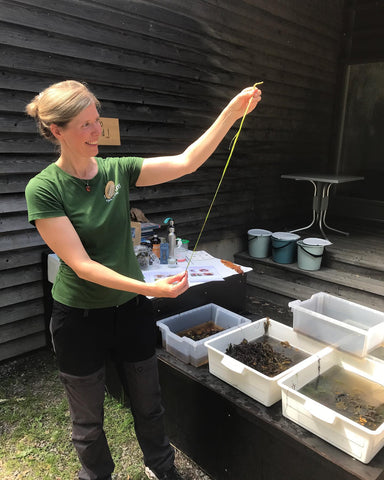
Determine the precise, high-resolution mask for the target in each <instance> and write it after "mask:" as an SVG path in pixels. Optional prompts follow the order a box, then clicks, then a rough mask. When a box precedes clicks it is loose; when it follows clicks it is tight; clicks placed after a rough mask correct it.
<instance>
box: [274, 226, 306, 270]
mask: <svg viewBox="0 0 384 480" xmlns="http://www.w3.org/2000/svg"><path fill="white" fill-rule="evenodd" d="M299 238H300V236H299V235H296V234H295V233H289V232H275V233H272V259H273V261H274V262H276V263H294V262H295V261H296V256H297V245H296V242H297V240H299Z"/></svg>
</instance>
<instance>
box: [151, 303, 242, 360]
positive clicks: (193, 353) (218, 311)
mask: <svg viewBox="0 0 384 480" xmlns="http://www.w3.org/2000/svg"><path fill="white" fill-rule="evenodd" d="M210 321H211V322H213V323H215V324H216V325H217V326H219V327H221V328H223V329H224V330H223V331H222V332H219V333H215V334H214V335H211V336H209V337H207V338H204V339H202V340H198V341H194V340H192V339H190V338H188V337H180V336H179V335H178V332H182V331H183V330H186V329H188V328H192V327H195V326H197V325H200V324H202V323H205V322H210ZM248 323H251V320H249V319H248V318H245V317H243V316H241V315H238V314H236V313H234V312H231V311H230V310H226V309H225V308H223V307H220V306H218V305H215V304H214V303H209V304H208V305H204V306H202V307H197V308H194V309H192V310H188V311H186V312H183V313H179V314H177V315H173V316H172V317H168V318H164V319H163V320H159V321H157V322H156V325H157V326H158V327H159V328H160V331H161V335H162V343H163V348H165V349H166V351H167V352H169V353H171V354H172V355H174V356H175V357H177V358H178V359H179V360H181V361H183V362H184V363H190V364H192V365H194V366H195V367H199V366H200V365H203V364H205V363H207V362H208V350H207V347H206V346H205V345H204V343H205V342H206V341H207V340H208V339H211V338H216V337H218V336H220V335H222V334H223V333H226V332H228V331H230V330H231V329H235V328H237V327H238V326H239V325H246V324H248Z"/></svg>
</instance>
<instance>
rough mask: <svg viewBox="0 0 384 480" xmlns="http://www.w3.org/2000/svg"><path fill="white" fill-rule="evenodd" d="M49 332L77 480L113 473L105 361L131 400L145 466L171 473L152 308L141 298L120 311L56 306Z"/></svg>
mask: <svg viewBox="0 0 384 480" xmlns="http://www.w3.org/2000/svg"><path fill="white" fill-rule="evenodd" d="M50 327H51V334H52V343H53V346H54V349H55V352H56V358H57V362H58V366H59V371H60V378H61V380H62V382H63V384H64V387H65V391H66V394H67V397H68V401H69V408H70V413H71V419H72V439H73V444H74V446H75V448H76V451H77V454H78V457H79V460H80V462H81V465H82V468H81V471H80V473H79V478H80V479H81V480H109V479H110V477H111V473H112V472H113V469H114V463H113V460H112V457H111V453H110V451H109V447H108V443H107V440H106V437H105V434H104V430H103V419H104V396H105V383H106V382H105V380H106V379H105V362H106V361H107V360H108V359H111V361H113V362H114V363H115V365H116V370H117V372H118V374H119V376H120V380H121V384H122V386H123V388H124V390H125V393H126V395H127V397H128V398H129V401H130V406H131V411H132V414H133V418H134V424H135V431H136V437H137V440H138V442H139V444H140V447H141V449H142V451H143V454H144V462H145V464H146V465H147V466H148V467H149V468H150V469H151V470H154V471H156V472H164V471H166V470H168V469H170V468H171V467H172V465H173V461H174V450H173V448H172V446H171V445H170V443H169V439H168V437H167V436H166V435H165V430H164V426H163V413H164V409H163V407H162V404H161V396H160V385H159V374H158V368H157V358H156V354H155V351H156V350H155V346H156V329H155V323H154V319H153V308H152V304H151V302H150V301H149V300H148V299H146V298H145V297H142V296H141V295H139V296H138V297H136V298H134V299H132V300H131V301H129V302H127V303H126V304H123V305H121V306H119V307H108V308H102V309H93V310H82V309H79V308H73V307H68V306H66V305H63V304H61V303H59V302H54V304H53V311H52V318H51V326H50Z"/></svg>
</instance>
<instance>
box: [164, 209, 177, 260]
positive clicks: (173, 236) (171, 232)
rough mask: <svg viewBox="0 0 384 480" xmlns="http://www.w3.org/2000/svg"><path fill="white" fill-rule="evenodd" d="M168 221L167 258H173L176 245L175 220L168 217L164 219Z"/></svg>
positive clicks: (165, 221)
mask: <svg viewBox="0 0 384 480" xmlns="http://www.w3.org/2000/svg"><path fill="white" fill-rule="evenodd" d="M168 222H169V233H168V245H169V257H168V258H175V246H176V234H175V222H174V221H173V220H172V218H170V217H168V218H166V219H165V220H164V223H168Z"/></svg>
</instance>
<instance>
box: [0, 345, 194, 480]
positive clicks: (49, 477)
mask: <svg viewBox="0 0 384 480" xmlns="http://www.w3.org/2000/svg"><path fill="white" fill-rule="evenodd" d="M104 428H105V432H106V435H107V438H108V441H109V445H110V448H111V453H112V456H113V459H114V461H115V464H116V469H115V474H116V478H117V479H118V480H127V479H129V480H143V479H146V478H147V477H146V476H145V475H144V465H143V461H142V452H141V450H140V448H139V446H138V443H137V440H136V437H135V432H134V428H133V418H132V415H131V412H130V410H129V409H127V408H125V407H123V406H122V405H121V404H120V403H119V402H117V401H116V400H115V399H114V398H112V397H111V396H108V395H107V396H106V400H105V425H104ZM181 457H183V456H182V454H181V453H180V452H177V453H176V462H178V459H179V460H180V461H181V462H184V466H185V467H186V468H187V476H186V477H185V478H190V479H195V478H200V474H199V475H198V474H197V473H194V467H193V466H192V465H191V462H187V463H185V459H184V457H183V458H181ZM79 468H80V465H79V462H78V459H77V455H76V453H75V450H74V448H73V446H72V443H71V426H70V416H69V411H68V403H67V400H66V398H65V394H64V389H63V387H62V385H61V382H60V381H59V379H58V375H57V369H56V365H55V361H54V358H53V354H52V353H51V352H50V351H45V350H44V351H39V352H35V353H34V354H31V355H29V356H28V357H24V358H20V359H17V360H13V361H8V362H5V363H3V364H0V479H1V480H15V479H28V480H35V479H36V480H75V479H77V478H78V477H77V472H78V470H79ZM179 468H180V467H179ZM191 469H192V470H191ZM191 471H192V473H190V472H191ZM188 472H189V473H188Z"/></svg>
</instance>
